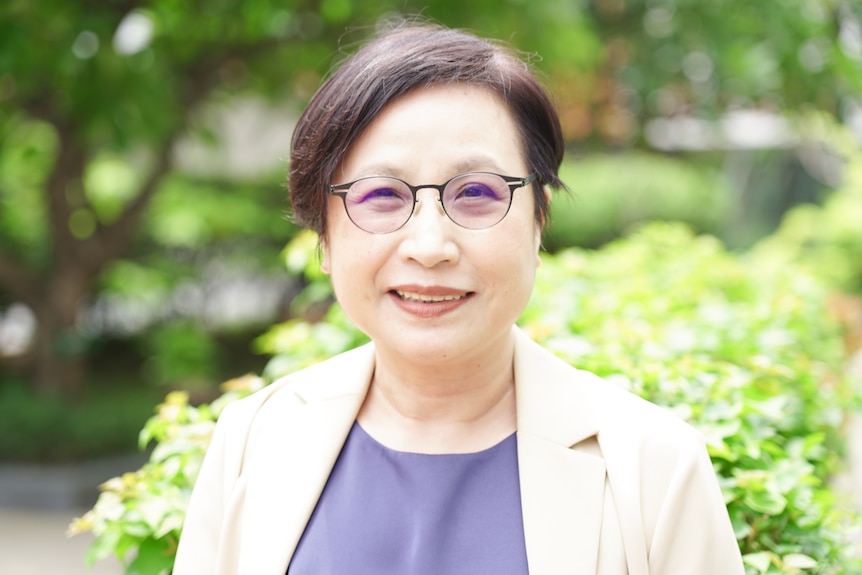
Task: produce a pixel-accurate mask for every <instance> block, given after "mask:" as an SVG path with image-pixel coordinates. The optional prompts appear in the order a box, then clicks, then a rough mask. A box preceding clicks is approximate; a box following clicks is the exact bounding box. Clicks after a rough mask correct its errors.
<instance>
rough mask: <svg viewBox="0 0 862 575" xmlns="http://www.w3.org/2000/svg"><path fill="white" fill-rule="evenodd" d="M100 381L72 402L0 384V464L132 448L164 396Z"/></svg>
mask: <svg viewBox="0 0 862 575" xmlns="http://www.w3.org/2000/svg"><path fill="white" fill-rule="evenodd" d="M120 383H121V384H122V385H118V383H117V382H99V383H98V384H94V385H93V386H92V388H91V389H90V390H89V391H88V392H87V393H86V395H85V396H84V397H82V398H81V399H80V400H79V401H78V402H77V403H74V404H70V403H69V402H68V401H66V400H65V399H64V398H63V397H60V396H56V395H51V396H47V397H45V396H39V395H36V394H34V393H33V392H32V391H30V390H28V389H27V388H26V386H25V385H24V383H23V382H14V381H0V461H40V462H66V461H80V460H82V459H84V458H87V457H89V458H94V457H100V456H107V455H115V454H117V453H130V452H132V451H134V449H135V441H134V438H135V435H136V434H137V433H138V430H139V429H140V428H141V425H142V424H143V423H144V422H145V421H146V420H147V418H148V417H149V416H150V414H151V413H152V407H151V406H152V405H153V403H154V402H155V401H158V399H159V398H160V397H161V396H162V395H163V394H164V391H162V390H159V389H156V388H153V387H141V386H139V387H137V388H135V387H131V388H130V387H129V386H128V385H127V384H126V382H120Z"/></svg>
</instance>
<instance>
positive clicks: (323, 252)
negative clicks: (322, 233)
mask: <svg viewBox="0 0 862 575" xmlns="http://www.w3.org/2000/svg"><path fill="white" fill-rule="evenodd" d="M318 249H319V252H320V271H322V272H323V273H325V274H326V275H329V273H330V268H329V244H328V243H327V242H326V238H324V237H321V238H320V245H319V246H318Z"/></svg>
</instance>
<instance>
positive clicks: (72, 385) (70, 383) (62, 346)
mask: <svg viewBox="0 0 862 575" xmlns="http://www.w3.org/2000/svg"><path fill="white" fill-rule="evenodd" d="M88 284H89V282H87V281H86V278H84V277H82V275H81V273H80V272H78V271H77V270H75V269H73V268H71V269H70V268H66V269H60V270H57V271H56V273H55V274H54V277H53V278H52V279H51V281H50V284H49V285H48V286H46V289H45V298H44V300H43V301H42V302H40V304H39V305H38V306H37V307H36V309H34V310H33V312H34V314H35V316H36V322H37V328H36V337H35V339H34V342H33V349H32V354H31V358H32V360H31V365H30V369H29V371H30V373H31V378H32V379H31V383H32V388H33V389H34V390H35V391H36V392H38V393H45V394H47V393H58V394H61V395H63V396H64V397H66V398H67V399H69V400H72V401H74V400H77V399H79V398H80V396H81V394H82V393H83V391H84V387H85V382H86V377H87V351H88V350H87V345H86V341H85V339H84V337H83V336H82V335H81V333H80V331H79V329H78V325H77V324H78V320H79V311H80V308H81V303H82V301H83V300H84V298H85V297H86V295H87V294H88V293H89V289H90V286H89V285H88Z"/></svg>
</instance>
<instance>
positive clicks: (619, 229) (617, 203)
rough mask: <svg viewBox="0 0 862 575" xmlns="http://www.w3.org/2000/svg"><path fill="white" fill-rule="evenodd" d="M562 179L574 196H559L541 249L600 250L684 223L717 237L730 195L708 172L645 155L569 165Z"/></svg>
mask: <svg viewBox="0 0 862 575" xmlns="http://www.w3.org/2000/svg"><path fill="white" fill-rule="evenodd" d="M560 177H561V178H562V180H563V181H564V182H565V183H566V185H567V186H568V187H569V189H570V191H571V193H569V194H567V193H565V192H561V193H558V194H556V195H554V197H553V198H552V200H551V221H550V224H549V225H548V227H547V228H546V230H545V233H544V236H543V241H542V244H543V246H544V247H545V249H547V250H548V251H551V252H554V251H557V250H559V249H561V248H564V247H569V246H580V247H599V246H601V245H602V244H604V243H606V242H608V241H610V240H612V239H614V238H617V237H620V236H622V235H625V234H626V233H627V232H628V231H630V230H631V229H633V227H635V226H637V225H639V224H642V223H644V222H647V221H651V220H672V221H679V222H684V223H686V224H688V225H689V226H691V227H692V228H694V229H695V230H697V231H699V232H703V233H711V234H718V233H719V232H721V231H722V228H723V226H724V224H725V222H726V219H727V216H728V212H729V207H730V206H729V203H730V202H729V199H730V196H731V194H730V192H729V190H728V189H727V185H726V183H725V182H723V181H722V178H721V177H720V176H719V175H718V174H717V173H716V172H715V171H714V170H710V169H708V168H706V167H699V166H696V165H694V164H692V163H690V162H685V161H683V160H678V159H673V158H669V157H663V156H658V155H655V154H645V153H637V152H630V153H620V154H615V155H610V154H607V155H599V154H596V155H590V156H586V157H582V158H577V159H575V160H569V161H567V162H564V163H563V165H562V167H561V170H560Z"/></svg>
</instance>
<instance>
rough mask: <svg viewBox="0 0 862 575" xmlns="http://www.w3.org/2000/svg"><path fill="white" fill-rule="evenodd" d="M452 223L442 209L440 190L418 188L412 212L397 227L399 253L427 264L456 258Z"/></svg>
mask: <svg viewBox="0 0 862 575" xmlns="http://www.w3.org/2000/svg"><path fill="white" fill-rule="evenodd" d="M454 227H456V224H455V223H454V222H452V220H450V219H449V216H447V215H446V212H444V211H443V204H441V203H440V194H439V192H437V190H433V189H424V190H419V191H418V192H416V206H415V207H414V209H413V215H412V216H411V217H410V220H409V221H408V222H407V224H406V225H405V226H404V227H403V228H401V230H400V231H402V232H403V233H404V238H403V240H402V241H401V244H400V245H399V254H400V256H401V257H402V258H404V259H407V260H414V261H416V262H418V263H420V264H421V265H422V266H424V267H426V268H433V267H435V266H437V265H440V264H443V263H454V262H457V261H458V257H459V249H458V244H457V243H456V242H455V240H454V237H453V231H454V229H453V228H454Z"/></svg>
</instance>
